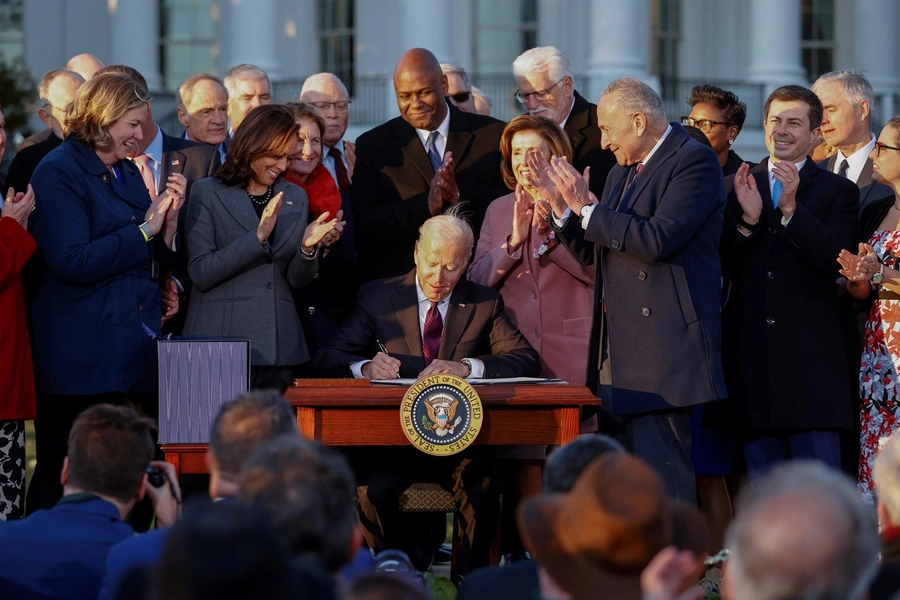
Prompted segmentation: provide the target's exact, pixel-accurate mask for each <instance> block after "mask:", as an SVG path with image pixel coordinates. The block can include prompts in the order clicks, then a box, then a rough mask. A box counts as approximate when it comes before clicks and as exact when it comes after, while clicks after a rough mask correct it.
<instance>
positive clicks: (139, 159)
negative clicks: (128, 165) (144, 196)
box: [134, 154, 156, 202]
mask: <svg viewBox="0 0 900 600" xmlns="http://www.w3.org/2000/svg"><path fill="white" fill-rule="evenodd" d="M150 160H151V159H150V157H149V156H147V155H146V154H141V155H140V156H135V157H134V164H136V165H137V166H138V169H140V171H141V178H142V179H143V180H144V187H146V188H147V193H148V194H150V202H153V201H154V200H156V181H155V180H154V179H153V169H152V168H150Z"/></svg>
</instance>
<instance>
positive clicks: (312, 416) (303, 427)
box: [297, 406, 316, 440]
mask: <svg viewBox="0 0 900 600" xmlns="http://www.w3.org/2000/svg"><path fill="white" fill-rule="evenodd" d="M297 428H298V429H299V430H300V435H302V436H303V437H305V438H309V439H311V440H314V439H316V409H315V408H308V407H305V406H300V407H298V408H297Z"/></svg>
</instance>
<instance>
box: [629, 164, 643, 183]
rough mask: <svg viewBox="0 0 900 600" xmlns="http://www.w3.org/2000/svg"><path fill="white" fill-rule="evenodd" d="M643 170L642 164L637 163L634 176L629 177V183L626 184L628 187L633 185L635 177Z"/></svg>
mask: <svg viewBox="0 0 900 600" xmlns="http://www.w3.org/2000/svg"><path fill="white" fill-rule="evenodd" d="M643 170H644V163H638V166H637V169H635V170H634V175H633V176H632V177H631V181H630V182H629V183H628V187H631V186H633V185H634V180H635V179H637V176H638V175H640V174H641V171H643Z"/></svg>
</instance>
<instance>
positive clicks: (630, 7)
mask: <svg viewBox="0 0 900 600" xmlns="http://www.w3.org/2000/svg"><path fill="white" fill-rule="evenodd" d="M590 32H591V35H590V36H589V38H588V40H589V43H590V50H589V58H588V68H587V75H588V79H589V80H590V81H589V86H588V88H587V90H586V91H587V93H588V98H590V100H591V101H592V102H596V101H597V98H599V97H600V94H601V93H602V92H603V89H604V88H605V87H606V86H607V85H608V84H609V83H610V82H611V81H613V80H614V79H618V78H619V77H626V76H627V77H637V78H639V79H641V80H643V81H646V82H647V83H649V84H650V85H652V86H653V87H656V88H658V87H659V86H658V82H655V81H653V80H652V79H651V78H650V68H649V65H650V56H649V54H650V0H628V1H627V2H623V1H622V0H592V2H591V5H590Z"/></svg>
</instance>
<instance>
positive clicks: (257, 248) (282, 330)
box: [184, 177, 319, 366]
mask: <svg viewBox="0 0 900 600" xmlns="http://www.w3.org/2000/svg"><path fill="white" fill-rule="evenodd" d="M279 192H284V196H283V197H282V204H281V208H280V209H279V211H278V219H277V222H276V224H275V229H274V231H273V233H272V235H271V236H270V237H269V239H268V240H267V241H266V243H265V245H263V244H260V243H259V240H258V239H257V237H256V228H257V227H258V226H259V217H258V216H257V215H256V211H255V210H254V209H253V205H252V204H251V203H250V199H249V198H248V197H247V191H246V190H245V189H244V188H242V187H240V186H239V185H233V186H227V185H225V184H224V183H223V182H222V181H221V180H219V178H217V177H208V178H206V179H204V180H202V181H200V182H198V183H197V184H196V185H195V186H194V189H193V194H194V197H193V198H192V200H191V203H190V211H189V212H188V224H187V240H186V244H187V246H188V249H189V255H188V258H189V262H188V267H189V272H190V275H191V279H192V280H193V281H194V289H193V290H192V292H191V298H190V307H189V309H188V315H187V321H186V323H185V325H184V332H185V334H186V335H203V336H221V337H235V338H242V339H248V340H250V342H251V345H250V350H251V355H250V362H251V364H253V365H266V366H268V365H277V366H293V365H298V364H300V363H304V362H306V361H308V360H309V352H308V351H307V349H306V341H305V340H304V337H303V330H302V327H301V325H300V318H299V316H298V315H297V308H296V306H295V305H294V299H293V297H292V295H291V288H297V287H302V286H304V285H305V284H306V283H307V282H309V281H311V280H312V278H313V277H314V276H315V274H316V271H317V269H318V264H319V262H318V257H316V258H312V259H310V258H308V257H306V256H304V255H303V254H302V253H300V251H299V250H300V245H301V243H302V240H303V233H304V231H305V230H306V226H307V224H308V221H307V209H308V200H307V196H306V192H304V191H303V190H302V189H301V188H300V187H298V186H296V185H294V184H293V183H289V182H287V181H285V180H284V178H280V179H278V180H277V181H276V182H275V184H274V186H273V193H274V194H278V193H279Z"/></svg>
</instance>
